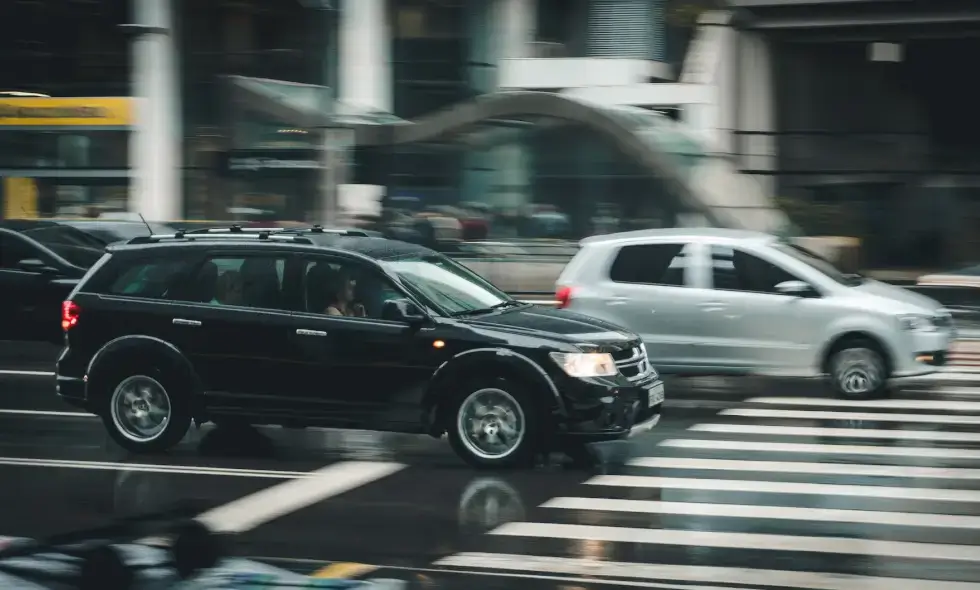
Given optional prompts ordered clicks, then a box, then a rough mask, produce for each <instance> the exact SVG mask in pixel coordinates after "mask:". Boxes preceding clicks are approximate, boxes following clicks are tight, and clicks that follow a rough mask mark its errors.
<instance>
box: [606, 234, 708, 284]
mask: <svg viewBox="0 0 980 590" xmlns="http://www.w3.org/2000/svg"><path fill="white" fill-rule="evenodd" d="M689 259H690V247H689V245H685V244H643V245H639V246H624V247H623V248H622V249H620V251H619V254H617V255H616V260H615V262H613V265H612V268H610V269H609V278H610V279H611V280H613V281H615V282H617V283H636V284H641V285H670V286H675V287H683V286H684V269H685V268H686V267H687V264H688V261H689Z"/></svg>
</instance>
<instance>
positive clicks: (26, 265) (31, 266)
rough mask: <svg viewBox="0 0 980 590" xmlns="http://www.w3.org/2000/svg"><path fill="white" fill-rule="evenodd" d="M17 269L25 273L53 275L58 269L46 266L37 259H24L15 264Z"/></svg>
mask: <svg viewBox="0 0 980 590" xmlns="http://www.w3.org/2000/svg"><path fill="white" fill-rule="evenodd" d="M17 268H18V269H20V270H23V271H25V272H34V273H38V274H54V273H56V272H58V269H56V268H53V267H50V266H48V265H47V264H46V263H45V262H44V261H43V260H40V259H38V258H25V259H24V260H21V261H20V262H18V263H17Z"/></svg>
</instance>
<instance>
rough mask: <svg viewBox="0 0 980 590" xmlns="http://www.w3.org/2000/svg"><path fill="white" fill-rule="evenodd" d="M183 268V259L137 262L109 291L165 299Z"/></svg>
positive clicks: (123, 273)
mask: <svg viewBox="0 0 980 590" xmlns="http://www.w3.org/2000/svg"><path fill="white" fill-rule="evenodd" d="M183 269H184V261H182V260H167V261H149V260H147V261H141V262H137V263H134V264H133V265H131V266H129V267H128V268H126V269H125V270H124V271H123V272H122V274H120V275H119V276H118V277H116V279H115V280H114V281H112V283H111V284H110V285H109V288H108V289H107V292H108V293H110V294H113V295H126V296H129V297H145V298H148V299H165V298H167V297H168V295H169V294H170V293H171V291H172V289H173V288H174V286H175V283H176V278H177V276H178V274H179V273H180V272H181V270H183Z"/></svg>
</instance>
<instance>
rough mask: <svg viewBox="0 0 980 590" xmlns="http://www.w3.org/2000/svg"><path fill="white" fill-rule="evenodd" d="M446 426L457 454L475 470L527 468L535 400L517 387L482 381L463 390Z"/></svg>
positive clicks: (534, 443) (534, 438)
mask: <svg viewBox="0 0 980 590" xmlns="http://www.w3.org/2000/svg"><path fill="white" fill-rule="evenodd" d="M457 399H458V401H457V403H456V404H455V405H454V408H453V413H452V419H451V421H447V422H449V424H447V430H448V431H449V442H450V444H451V445H452V447H453V450H454V451H456V454H457V455H459V456H460V457H462V458H463V460H465V461H466V462H467V463H469V464H470V465H472V466H474V467H483V468H506V467H517V466H525V465H529V464H531V463H532V462H533V461H534V457H535V452H536V451H537V447H538V442H539V438H540V437H539V434H540V430H539V428H540V424H539V422H538V415H537V409H536V407H535V404H534V400H533V399H532V398H531V396H530V395H529V394H528V393H527V392H526V391H525V390H524V388H522V387H521V386H520V385H519V384H518V383H515V382H513V381H510V380H507V379H481V380H478V381H475V382H472V383H470V384H469V386H468V387H465V388H464V390H463V393H462V394H461V395H460V396H459V397H458V398H457Z"/></svg>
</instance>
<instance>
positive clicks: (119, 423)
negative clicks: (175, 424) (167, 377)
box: [109, 375, 172, 443]
mask: <svg viewBox="0 0 980 590" xmlns="http://www.w3.org/2000/svg"><path fill="white" fill-rule="evenodd" d="M109 406H110V413H111V416H112V422H113V424H114V425H115V427H116V430H117V431H118V432H119V433H120V434H121V435H123V436H124V437H126V438H128V439H129V440H131V441H133V442H138V443H148V442H151V441H153V440H156V439H157V438H159V437H160V436H161V435H162V434H163V433H164V431H165V430H166V429H167V425H168V424H169V423H170V416H171V412H172V408H171V404H170V395H169V394H168V393H167V390H166V389H165V388H164V387H163V385H161V384H160V382H159V381H157V380H156V379H154V378H152V377H148V376H146V375H133V376H132V377H127V378H126V379H124V380H123V381H122V382H121V383H120V384H119V385H118V386H116V389H115V391H114V392H113V393H112V399H111V400H110V403H109Z"/></svg>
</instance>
